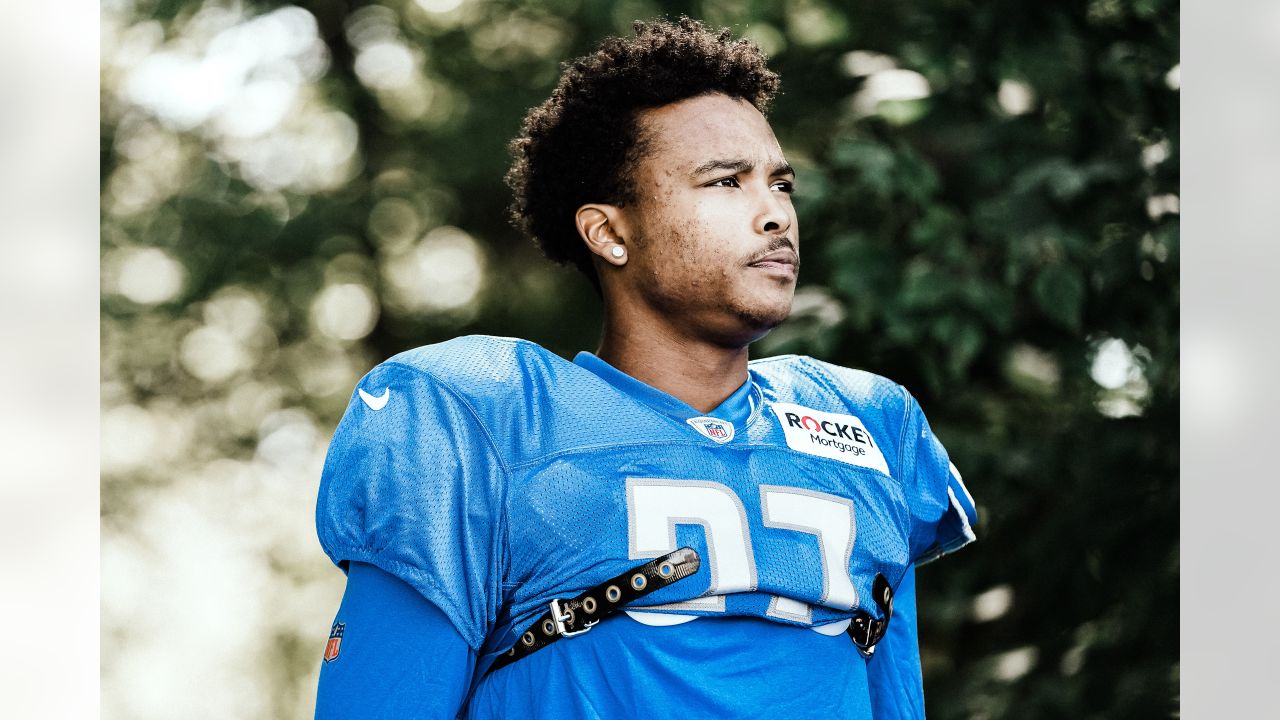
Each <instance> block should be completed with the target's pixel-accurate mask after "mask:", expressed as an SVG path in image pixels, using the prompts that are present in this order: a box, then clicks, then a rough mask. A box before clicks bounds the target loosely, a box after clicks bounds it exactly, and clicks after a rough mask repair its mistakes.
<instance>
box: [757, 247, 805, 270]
mask: <svg viewBox="0 0 1280 720" xmlns="http://www.w3.org/2000/svg"><path fill="white" fill-rule="evenodd" d="M799 266H800V258H799V256H797V255H796V252H795V251H794V250H792V249H790V248H782V249H780V250H774V251H773V252H771V253H769V254H767V255H764V256H762V257H759V258H756V259H755V260H752V261H751V262H750V263H748V267H754V268H760V269H762V270H772V271H774V272H783V273H794V272H796V270H797V269H798V268H799Z"/></svg>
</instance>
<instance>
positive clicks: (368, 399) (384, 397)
mask: <svg viewBox="0 0 1280 720" xmlns="http://www.w3.org/2000/svg"><path fill="white" fill-rule="evenodd" d="M360 399H361V400H363V401H364V404H365V405H368V406H369V409H370V410H381V409H382V408H384V407H386V406H387V401H388V400H390V399H391V388H387V389H385V390H383V391H382V394H381V395H379V396H377V397H374V396H373V395H370V394H369V393H367V392H365V391H364V389H363V388H361V389H360Z"/></svg>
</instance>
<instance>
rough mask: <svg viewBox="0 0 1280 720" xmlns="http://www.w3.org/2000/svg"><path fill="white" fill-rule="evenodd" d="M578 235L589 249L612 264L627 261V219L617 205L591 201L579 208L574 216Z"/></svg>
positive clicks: (622, 263) (621, 263) (618, 264)
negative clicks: (625, 233)
mask: <svg viewBox="0 0 1280 720" xmlns="http://www.w3.org/2000/svg"><path fill="white" fill-rule="evenodd" d="M573 219H574V222H575V223H576V224H577V226H578V235H579V236H580V237H581V238H582V241H583V242H585V243H586V244H587V249H588V250H590V251H591V253H592V254H594V255H595V256H596V257H599V258H600V259H601V260H604V261H605V262H606V263H608V264H610V265H616V266H622V265H625V264H626V262H627V250H628V248H627V245H626V240H625V238H624V232H625V223H626V219H625V218H624V216H623V213H622V208H619V207H618V206H617V205H605V204H601V203H591V204H588V205H583V206H582V207H580V208H578V212H577V213H575V214H574V216H573Z"/></svg>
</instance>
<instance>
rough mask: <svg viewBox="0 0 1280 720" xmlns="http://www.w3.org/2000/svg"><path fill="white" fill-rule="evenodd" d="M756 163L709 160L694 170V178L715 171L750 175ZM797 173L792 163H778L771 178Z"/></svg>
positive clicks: (770, 174)
mask: <svg viewBox="0 0 1280 720" xmlns="http://www.w3.org/2000/svg"><path fill="white" fill-rule="evenodd" d="M755 167H756V166H755V163H753V162H751V161H750V160H708V161H707V162H704V163H702V164H701V165H699V166H697V167H696V168H694V169H693V172H692V173H691V174H692V175H693V176H695V177H696V176H699V175H705V174H707V173H709V172H712V171H715V170H730V171H732V172H735V173H742V172H745V173H749V172H751V171H752V170H754V169H755ZM795 174H796V171H795V169H794V168H792V167H791V163H788V162H786V161H785V160H784V161H782V162H780V163H777V164H776V165H774V166H773V167H772V168H770V170H769V177H774V176H776V175H795Z"/></svg>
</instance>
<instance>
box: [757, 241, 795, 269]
mask: <svg viewBox="0 0 1280 720" xmlns="http://www.w3.org/2000/svg"><path fill="white" fill-rule="evenodd" d="M782 249H787V250H790V251H791V252H793V253H795V255H796V270H799V269H800V252H799V251H798V250H796V244H795V241H793V240H792V239H791V238H789V237H786V236H785V235H784V236H782V237H776V238H774V239H772V240H770V241H769V244H768V245H766V246H765V248H764V249H763V250H761V251H760V252H758V253H755V254H754V255H752V256H751V257H750V258H748V259H747V262H746V264H747V265H750V264H752V263H756V262H760V260H762V259H763V258H765V257H767V256H769V255H771V254H773V253H775V252H777V251H779V250H782Z"/></svg>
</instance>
